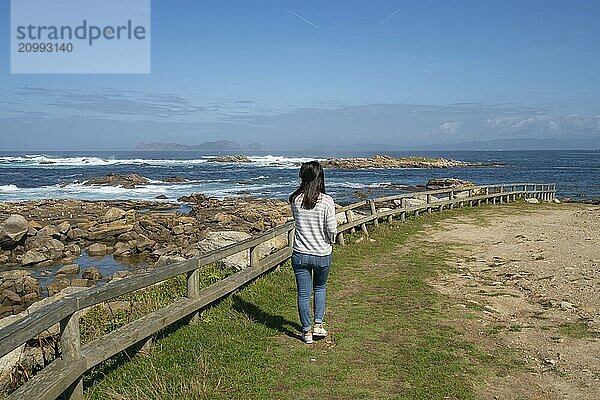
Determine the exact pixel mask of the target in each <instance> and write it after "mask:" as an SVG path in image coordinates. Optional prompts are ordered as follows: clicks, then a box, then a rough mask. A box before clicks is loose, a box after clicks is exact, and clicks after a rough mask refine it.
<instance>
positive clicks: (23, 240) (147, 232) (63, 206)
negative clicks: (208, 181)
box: [0, 194, 291, 318]
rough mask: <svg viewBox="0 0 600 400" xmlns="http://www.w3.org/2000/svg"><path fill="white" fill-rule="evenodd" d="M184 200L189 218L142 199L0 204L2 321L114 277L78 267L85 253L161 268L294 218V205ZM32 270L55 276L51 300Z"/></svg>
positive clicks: (196, 197)
mask: <svg viewBox="0 0 600 400" xmlns="http://www.w3.org/2000/svg"><path fill="white" fill-rule="evenodd" d="M180 200H181V201H182V202H187V203H188V205H189V207H190V208H191V211H190V212H189V213H183V212H180V211H176V210H178V209H179V208H180V207H181V205H180V204H175V203H164V202H163V203H161V202H147V201H136V200H124V201H81V200H44V201H29V202H20V203H0V266H1V268H2V270H4V271H5V272H2V273H0V291H1V292H0V296H1V298H0V304H1V306H2V308H1V309H0V318H2V317H5V316H7V315H11V314H16V313H18V312H21V311H22V310H23V309H25V308H26V307H27V306H28V305H30V304H31V303H32V302H34V301H36V300H39V299H40V298H41V297H43V295H46V294H47V295H53V294H55V293H58V292H60V291H61V290H63V289H64V288H66V287H69V286H75V287H90V286H93V285H95V284H96V283H98V282H99V281H100V282H103V281H107V280H110V279H111V278H112V277H111V276H102V274H101V273H100V272H99V271H98V270H97V269H96V268H94V267H91V268H88V269H82V268H80V266H79V265H78V264H77V260H78V258H79V257H80V256H82V255H84V254H87V255H88V256H91V257H102V256H106V255H112V256H113V257H114V258H115V259H116V260H119V261H121V262H123V263H124V264H127V262H128V261H129V260H144V261H145V262H146V264H147V265H150V266H161V265H166V264H169V263H171V262H176V261H180V260H183V259H184V258H189V257H193V256H197V255H199V254H202V253H203V252H206V251H210V250H213V249H214V248H217V247H221V246H224V245H227V244H229V243H231V242H232V241H238V240H243V239H245V238H247V237H250V235H252V234H256V233H258V232H261V231H264V230H266V229H269V228H272V227H274V226H277V225H280V224H283V223H285V222H286V221H288V219H290V218H291V214H290V211H289V206H288V205H287V203H286V202H285V201H280V200H268V199H257V198H252V197H246V198H239V199H229V200H218V199H215V198H209V197H206V196H204V195H202V194H195V195H191V196H185V197H184V198H181V199H180ZM266 251H267V250H266ZM59 267H60V269H58V268H59ZM31 269H36V270H40V269H41V270H44V269H47V270H48V271H46V274H50V273H51V274H53V276H54V278H55V279H54V280H53V282H52V283H51V284H49V285H48V287H47V293H42V290H40V285H39V282H37V281H36V279H34V278H32V277H31V275H30V274H29V272H27V271H28V270H31ZM119 275H120V277H122V276H123V272H121V273H120V274H119Z"/></svg>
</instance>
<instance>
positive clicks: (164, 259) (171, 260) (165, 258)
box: [154, 254, 185, 268]
mask: <svg viewBox="0 0 600 400" xmlns="http://www.w3.org/2000/svg"><path fill="white" fill-rule="evenodd" d="M181 261H185V258H183V257H180V256H173V255H166V254H165V255H162V256H160V257H159V258H158V261H156V263H154V268H162V267H166V266H167V265H171V264H175V263H178V262H181Z"/></svg>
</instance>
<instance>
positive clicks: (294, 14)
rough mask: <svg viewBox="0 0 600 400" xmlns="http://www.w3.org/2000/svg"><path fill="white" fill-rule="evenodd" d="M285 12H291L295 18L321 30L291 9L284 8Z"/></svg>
mask: <svg viewBox="0 0 600 400" xmlns="http://www.w3.org/2000/svg"><path fill="white" fill-rule="evenodd" d="M284 10H285V11H287V12H289V13H290V14H292V15H293V16H295V17H298V18H300V19H301V20H302V21H304V22H306V23H307V24H309V25H311V26H314V27H315V28H317V29H321V28H319V27H318V26H317V25H315V24H313V23H312V22H310V21H309V20H307V19H306V18H304V17H303V16H302V15H298V14H296V13H295V12H293V11H292V10H290V9H289V8H284Z"/></svg>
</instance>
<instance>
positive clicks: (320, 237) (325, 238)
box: [292, 194, 337, 256]
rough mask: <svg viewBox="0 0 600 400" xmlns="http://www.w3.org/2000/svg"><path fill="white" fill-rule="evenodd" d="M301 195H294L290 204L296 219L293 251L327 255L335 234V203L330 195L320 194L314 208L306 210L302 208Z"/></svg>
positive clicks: (329, 252)
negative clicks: (294, 197)
mask: <svg viewBox="0 0 600 400" xmlns="http://www.w3.org/2000/svg"><path fill="white" fill-rule="evenodd" d="M302 197H303V195H299V196H298V197H296V199H295V200H294V203H293V204H292V214H293V215H294V220H295V221H296V233H295V235H294V251H296V252H298V253H303V254H311V255H315V256H326V255H329V254H331V244H333V243H335V236H336V234H337V220H336V218H335V203H334V202H333V199H332V198H331V196H329V195H327V194H322V195H321V196H320V198H319V200H318V201H317V204H316V205H315V208H313V209H312V210H306V209H304V208H302Z"/></svg>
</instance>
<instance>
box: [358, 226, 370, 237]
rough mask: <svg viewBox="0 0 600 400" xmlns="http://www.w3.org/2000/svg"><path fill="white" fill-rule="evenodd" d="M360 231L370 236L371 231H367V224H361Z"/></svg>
mask: <svg viewBox="0 0 600 400" xmlns="http://www.w3.org/2000/svg"><path fill="white" fill-rule="evenodd" d="M360 229H361V230H362V232H363V233H364V234H365V236H369V230H368V229H367V224H360Z"/></svg>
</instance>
